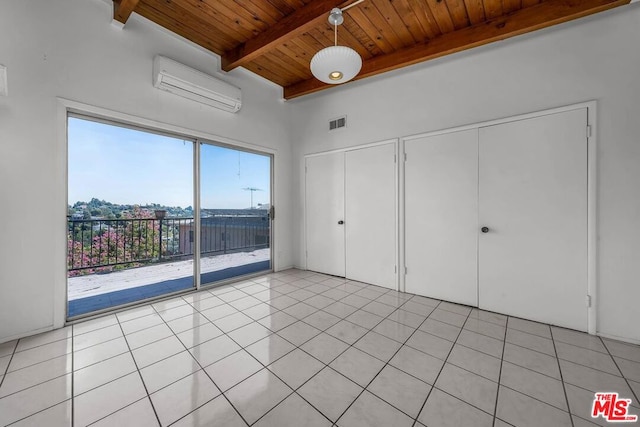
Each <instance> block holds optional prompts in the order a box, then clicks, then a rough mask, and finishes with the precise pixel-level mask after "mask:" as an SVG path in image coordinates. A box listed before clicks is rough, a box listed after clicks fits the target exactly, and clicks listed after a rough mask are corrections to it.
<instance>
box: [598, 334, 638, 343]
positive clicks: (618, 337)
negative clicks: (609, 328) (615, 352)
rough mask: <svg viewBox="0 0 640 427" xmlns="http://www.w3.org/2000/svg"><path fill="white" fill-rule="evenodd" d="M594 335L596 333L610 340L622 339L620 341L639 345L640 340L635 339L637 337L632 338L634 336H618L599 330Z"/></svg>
mask: <svg viewBox="0 0 640 427" xmlns="http://www.w3.org/2000/svg"><path fill="white" fill-rule="evenodd" d="M596 335H598V336H599V337H602V338H607V339H610V340H616V341H622V342H624V343H627V344H635V345H640V340H637V339H634V338H629V337H620V336H617V335H613V334H601V333H600V332H598V333H596Z"/></svg>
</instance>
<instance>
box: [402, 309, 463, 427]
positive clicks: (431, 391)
mask: <svg viewBox="0 0 640 427" xmlns="http://www.w3.org/2000/svg"><path fill="white" fill-rule="evenodd" d="M439 305H440V304H438V306H439ZM438 306H436V308H437V307H438ZM434 310H435V309H434ZM472 312H473V308H472V309H471V310H469V313H468V314H467V320H468V319H469V317H470V316H471V313H472ZM428 318H429V317H427V319H428ZM427 319H425V321H426V320H427ZM467 320H465V323H467ZM423 323H424V322H423ZM420 326H422V325H420ZM463 330H464V323H463V324H462V326H461V327H460V331H459V332H458V335H457V336H456V339H455V341H454V342H453V345H452V346H451V349H450V350H449V353H448V354H447V357H446V358H445V359H444V363H443V364H442V367H441V368H440V370H439V371H438V375H436V377H435V378H434V380H433V384H432V387H431V390H429V393H427V397H426V398H425V399H424V402H422V406H421V407H420V411H418V415H417V416H416V418H415V419H414V421H413V426H414V427H415V426H416V424H417V423H418V422H419V421H418V418H420V414H422V411H424V407H425V405H426V404H427V401H428V400H429V397H431V393H433V389H434V388H436V383H437V382H438V378H440V374H442V371H443V370H444V367H445V366H446V365H447V360H448V359H449V356H451V352H452V351H453V348H454V347H455V346H456V343H457V342H458V339H459V338H460V335H461V334H462V331H463ZM438 390H440V389H438ZM459 400H461V401H463V400H462V399H459ZM463 402H464V401H463Z"/></svg>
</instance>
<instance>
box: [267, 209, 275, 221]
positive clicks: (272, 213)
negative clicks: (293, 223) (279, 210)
mask: <svg viewBox="0 0 640 427" xmlns="http://www.w3.org/2000/svg"><path fill="white" fill-rule="evenodd" d="M275 218H276V208H275V206H271V208H270V209H269V219H271V221H273V220H274V219H275Z"/></svg>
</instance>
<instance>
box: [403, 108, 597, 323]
mask: <svg viewBox="0 0 640 427" xmlns="http://www.w3.org/2000/svg"><path fill="white" fill-rule="evenodd" d="M582 108H586V109H587V126H588V127H589V129H590V132H589V133H587V129H585V137H586V138H587V162H588V165H587V203H588V208H587V242H588V243H587V269H588V271H587V295H585V305H587V299H588V298H590V303H591V304H590V306H588V307H587V331H588V332H589V333H590V334H594V335H595V334H596V333H597V332H598V328H597V314H598V310H597V307H598V292H597V290H598V268H597V235H598V234H597V233H598V228H597V135H598V128H597V115H596V112H597V111H596V110H597V102H596V101H595V100H594V101H588V102H582V103H578V104H572V105H567V106H563V107H557V108H552V109H548V110H541V111H537V112H533V113H528V114H521V115H517V116H512V117H506V118H501V119H496V120H489V121H485V122H478V123H473V124H467V125H462V126H457V127H453V128H448V129H441V130H436V131H431V132H426V133H421V134H416V135H410V136H406V137H403V138H401V139H400V144H399V145H400V147H399V148H400V151H399V152H400V153H401V154H400V156H399V157H403V161H402V162H401V163H400V168H399V173H400V177H399V184H400V190H399V195H400V199H399V214H400V221H399V223H400V224H399V236H400V247H399V255H400V264H399V266H400V268H399V270H402V271H403V274H401V275H400V286H399V290H401V291H404V290H405V275H404V269H405V268H406V259H405V250H406V248H405V239H404V236H405V233H406V228H405V218H404V214H405V212H404V203H405V194H404V191H405V182H404V173H405V171H404V153H405V142H406V141H411V140H414V139H419V138H424V137H427V136H434V135H442V134H446V133H452V132H458V131H462V130H471V129H477V128H481V127H486V126H492V125H497V124H503V123H509V122H514V121H519V120H526V119H531V118H535V117H541V116H546V115H550V114H556V113H560V112H565V111H572V110H577V109H582Z"/></svg>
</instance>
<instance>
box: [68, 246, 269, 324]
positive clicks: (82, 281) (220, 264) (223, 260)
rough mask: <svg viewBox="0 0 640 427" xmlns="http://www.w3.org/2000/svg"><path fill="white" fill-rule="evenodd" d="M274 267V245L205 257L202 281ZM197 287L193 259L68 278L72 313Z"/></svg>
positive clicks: (69, 308)
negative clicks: (271, 256) (272, 256)
mask: <svg viewBox="0 0 640 427" xmlns="http://www.w3.org/2000/svg"><path fill="white" fill-rule="evenodd" d="M269 268H270V249H259V250H256V251H252V252H239V253H234V254H224V255H216V256H210V257H204V258H202V259H201V272H202V280H201V282H202V283H212V282H216V281H220V280H224V279H228V278H232V277H236V276H241V275H244V274H250V273H255V272H259V271H265V270H268V269H269ZM191 287H193V261H192V260H186V261H174V262H167V263H163V264H156V265H150V266H145V267H139V268H132V269H129V270H122V271H117V272H112V273H106V274H91V275H87V276H76V277H70V278H69V279H68V300H69V307H68V315H69V317H73V316H78V315H81V314H86V313H89V312H92V311H97V310H102V309H105V308H109V307H114V306H118V305H123V304H127V303H130V302H134V301H139V300H143V299H147V298H152V297H155V296H158V295H163V294H168V293H172V292H177V291H180V290H185V289H189V288H191Z"/></svg>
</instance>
